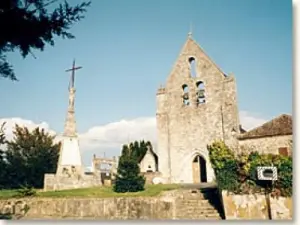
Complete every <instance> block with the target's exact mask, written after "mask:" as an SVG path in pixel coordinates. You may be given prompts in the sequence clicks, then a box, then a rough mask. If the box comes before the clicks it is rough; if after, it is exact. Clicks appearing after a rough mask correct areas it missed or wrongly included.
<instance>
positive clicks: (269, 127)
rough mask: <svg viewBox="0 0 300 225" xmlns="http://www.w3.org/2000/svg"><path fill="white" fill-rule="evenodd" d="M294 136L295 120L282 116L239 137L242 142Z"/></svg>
mask: <svg viewBox="0 0 300 225" xmlns="http://www.w3.org/2000/svg"><path fill="white" fill-rule="evenodd" d="M292 134H293V120H292V116H291V115H287V114H282V115H280V116H278V117H276V118H274V119H272V120H270V121H268V122H266V123H264V124H263V125H261V126H259V127H256V128H254V129H252V130H250V131H248V132H245V133H243V134H241V135H240V136H239V139H240V140H243V139H250V138H262V137H272V136H282V135H292Z"/></svg>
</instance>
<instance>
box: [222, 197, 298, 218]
mask: <svg viewBox="0 0 300 225" xmlns="http://www.w3.org/2000/svg"><path fill="white" fill-rule="evenodd" d="M222 198H223V205H224V211H225V218H226V220H269V214H268V206H267V200H266V196H265V195H263V194H253V195H235V194H228V192H226V191H223V192H222ZM270 209H271V215H272V220H292V212H293V205H292V199H291V198H283V197H279V198H278V199H277V198H273V197H270Z"/></svg>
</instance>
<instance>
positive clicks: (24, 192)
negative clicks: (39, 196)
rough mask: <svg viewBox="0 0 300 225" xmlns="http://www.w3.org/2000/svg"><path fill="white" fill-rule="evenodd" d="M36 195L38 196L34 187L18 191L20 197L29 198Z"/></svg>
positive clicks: (25, 187)
mask: <svg viewBox="0 0 300 225" xmlns="http://www.w3.org/2000/svg"><path fill="white" fill-rule="evenodd" d="M35 195H36V190H35V189H34V188H32V187H27V186H24V187H22V188H21V189H19V190H17V196H18V197H29V196H35Z"/></svg>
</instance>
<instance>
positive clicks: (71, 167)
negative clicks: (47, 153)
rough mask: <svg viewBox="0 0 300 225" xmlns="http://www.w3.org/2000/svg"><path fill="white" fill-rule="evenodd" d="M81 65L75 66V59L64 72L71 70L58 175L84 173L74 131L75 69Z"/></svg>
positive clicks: (80, 175) (78, 174) (79, 174)
mask: <svg viewBox="0 0 300 225" xmlns="http://www.w3.org/2000/svg"><path fill="white" fill-rule="evenodd" d="M81 68H82V67H75V60H74V61H73V66H72V68H71V69H69V70H66V72H70V71H71V72H72V74H71V79H70V83H69V105H68V111H67V117H66V121H65V127H64V133H63V140H62V145H61V150H60V155H59V160H58V165H57V171H56V174H57V175H59V176H65V175H67V176H69V177H70V176H72V177H73V176H75V177H78V178H80V177H82V176H83V175H84V168H83V164H82V160H81V154H80V150H79V140H78V135H77V131H76V120H75V108H74V101H75V86H74V80H75V70H78V69H81Z"/></svg>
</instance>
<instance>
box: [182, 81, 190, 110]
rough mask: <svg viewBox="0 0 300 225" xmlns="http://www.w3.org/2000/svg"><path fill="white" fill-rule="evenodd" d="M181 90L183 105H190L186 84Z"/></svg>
mask: <svg viewBox="0 0 300 225" xmlns="http://www.w3.org/2000/svg"><path fill="white" fill-rule="evenodd" d="M182 90H183V95H182V100H183V104H184V105H189V104H190V97H189V87H188V86H187V85H186V84H184V85H182Z"/></svg>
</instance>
